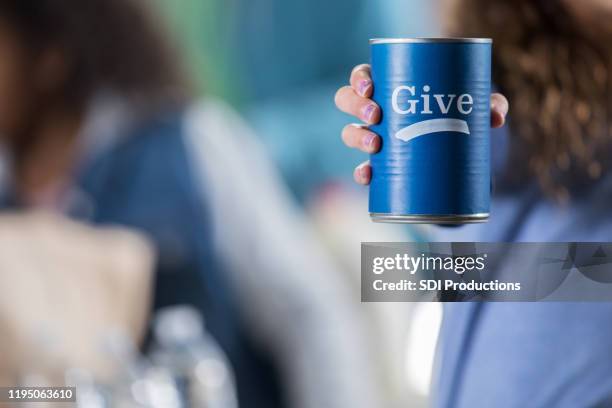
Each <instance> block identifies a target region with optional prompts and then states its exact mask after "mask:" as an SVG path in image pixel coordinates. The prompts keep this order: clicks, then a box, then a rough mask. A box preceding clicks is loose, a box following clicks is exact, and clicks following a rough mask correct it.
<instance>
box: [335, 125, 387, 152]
mask: <svg viewBox="0 0 612 408" xmlns="http://www.w3.org/2000/svg"><path fill="white" fill-rule="evenodd" d="M342 141H343V142H344V144H345V145H347V146H348V147H354V148H356V149H359V150H361V151H362V152H365V153H376V152H378V151H379V150H380V137H379V136H378V135H377V134H376V133H374V132H372V131H371V130H369V129H368V128H367V126H364V125H359V124H351V125H347V126H345V127H344V129H342Z"/></svg>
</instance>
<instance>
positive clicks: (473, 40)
mask: <svg viewBox="0 0 612 408" xmlns="http://www.w3.org/2000/svg"><path fill="white" fill-rule="evenodd" d="M415 43H477V44H491V43H493V40H492V39H491V38H462V37H428V38H427V37H415V38H372V39H370V44H372V45H374V44H415Z"/></svg>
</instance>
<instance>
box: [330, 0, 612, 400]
mask: <svg viewBox="0 0 612 408" xmlns="http://www.w3.org/2000/svg"><path fill="white" fill-rule="evenodd" d="M446 3H447V4H445V5H446V8H444V9H443V10H444V11H445V13H446V17H447V19H448V21H449V22H450V25H449V34H451V35H457V36H467V37H491V38H492V40H493V43H494V53H493V82H494V85H495V86H496V87H497V89H499V91H500V92H502V94H503V95H505V96H507V97H508V99H509V100H510V101H511V105H512V109H511V113H510V115H511V117H510V116H509V117H508V118H509V119H510V120H509V126H508V128H507V129H506V128H503V129H500V130H497V131H495V132H494V133H497V134H494V135H493V136H492V139H491V168H492V175H493V177H492V178H493V198H492V203H491V215H490V219H489V221H488V223H486V224H478V225H467V226H463V227H462V228H444V227H431V228H430V231H431V233H432V236H431V240H432V241H462V240H468V241H492V242H520V241H526V242H529V241H531V242H533V241H536V242H573V241H585V242H593V241H595V242H597V241H604V242H605V241H609V238H610V236H612V208H611V207H610V204H609V203H610V202H611V199H612V178H611V176H610V174H609V169H610V165H611V160H610V144H611V136H612V126H611V125H612V123H611V120H612V100H611V99H610V95H611V94H612V92H611V91H612V47H610V44H611V43H612V25H610V21H612V1H609V0H588V1H581V2H571V1H569V0H556V1H528V0H520V1H504V0H495V1H484V0H453V1H447V2H446ZM412 62H413V61H410V62H409V63H412ZM433 68H435V66H434V65H433V64H432V69H433ZM448 69H451V70H452V67H448ZM376 86H377V81H375V80H374V81H373V78H372V75H371V68H370V66H369V65H359V66H358V67H356V68H355V69H354V70H353V72H352V74H351V77H350V86H346V87H343V88H341V89H340V90H339V91H338V93H337V95H336V104H337V106H338V107H339V108H340V109H341V110H343V111H344V112H347V113H349V114H352V115H353V116H356V117H358V118H359V119H360V120H361V121H363V122H364V123H365V124H366V125H368V127H369V125H373V124H378V123H379V122H380V120H381V118H382V117H383V116H384V115H385V112H384V109H382V110H381V107H380V106H379V105H378V104H376V103H375V102H374V100H372V95H373V91H374V90H375V89H376ZM440 93H443V92H440ZM502 94H492V95H491V126H492V127H494V128H500V127H502V126H503V125H504V123H505V122H506V115H507V114H508V111H509V109H508V108H509V103H508V99H506V97H504V96H502ZM508 134H511V137H507V136H508ZM342 139H343V141H344V142H345V144H346V145H347V146H349V147H353V148H358V149H361V150H362V151H364V152H366V153H370V154H374V156H376V154H377V152H378V151H379V150H380V149H381V147H382V144H383V139H382V138H381V137H380V135H378V134H376V133H375V132H373V131H371V130H370V129H369V128H366V126H364V125H362V124H359V125H349V126H347V127H346V128H345V129H344V130H343V131H342ZM374 171H376V170H375V169H374ZM372 176H373V168H372V166H371V165H370V162H365V163H363V164H361V165H360V166H358V167H357V168H356V169H355V172H354V177H355V180H356V182H358V183H359V184H364V185H366V184H369V183H370V181H371V180H372ZM423 176H426V175H423ZM505 262H512V260H511V259H510V260H507V261H505ZM509 266H511V265H509ZM444 310H445V312H444V313H445V314H444V321H443V324H442V328H441V332H440V338H439V344H438V355H437V364H436V367H437V371H436V376H435V381H434V386H433V399H434V405H435V406H438V407H492V406H494V407H525V406H529V407H550V406H555V407H587V406H610V405H611V404H612V381H610V378H612V328H611V326H610V324H609V322H610V319H612V305H611V304H609V303H569V302H566V303H546V302H544V303H475V302H474V303H457V304H446V305H445V309H444Z"/></svg>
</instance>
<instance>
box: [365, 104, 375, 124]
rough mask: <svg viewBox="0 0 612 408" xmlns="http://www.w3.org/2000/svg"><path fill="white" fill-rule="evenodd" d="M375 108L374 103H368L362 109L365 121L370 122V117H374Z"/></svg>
mask: <svg viewBox="0 0 612 408" xmlns="http://www.w3.org/2000/svg"><path fill="white" fill-rule="evenodd" d="M375 110H376V105H372V104H370V105H368V106H366V107H365V109H364V110H363V117H364V119H365V120H366V122H368V123H371V122H372V119H373V118H374V111H375Z"/></svg>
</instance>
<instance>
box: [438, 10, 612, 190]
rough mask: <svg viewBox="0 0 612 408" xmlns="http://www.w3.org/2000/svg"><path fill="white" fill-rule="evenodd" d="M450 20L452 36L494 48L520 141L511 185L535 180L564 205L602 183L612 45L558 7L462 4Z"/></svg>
mask: <svg viewBox="0 0 612 408" xmlns="http://www.w3.org/2000/svg"><path fill="white" fill-rule="evenodd" d="M449 16H450V17H451V18H450V19H449V21H448V23H449V24H448V30H449V31H450V34H452V35H459V36H470V37H491V38H493V41H494V51H495V52H494V60H493V65H494V69H493V78H494V82H495V84H496V86H497V87H499V89H500V91H501V92H503V93H504V94H505V95H506V96H507V97H508V98H509V99H510V101H511V105H512V112H511V115H510V116H511V121H510V129H511V131H512V132H513V133H514V138H513V141H512V143H511V145H512V148H511V152H510V160H509V163H514V164H512V166H513V171H512V172H506V173H507V179H506V180H505V183H504V184H506V185H507V186H520V185H524V184H525V182H526V181H527V180H529V179H530V178H533V177H534V176H535V177H536V178H537V180H539V183H540V185H541V187H542V188H543V190H544V191H545V192H546V193H548V194H551V195H553V196H555V197H556V198H557V199H559V200H561V201H564V200H565V199H567V198H569V196H570V194H571V193H572V192H574V191H576V190H577V189H579V188H580V187H584V186H588V185H591V184H592V183H593V182H595V181H596V180H598V179H600V178H601V176H602V175H603V173H604V172H605V171H607V170H608V169H609V168H610V164H611V163H610V158H609V156H610V154H609V151H610V150H609V149H610V147H611V141H612V140H611V139H612V126H611V119H612V64H611V62H612V45H611V44H612V38H607V40H606V39H605V38H599V39H597V38H594V37H592V36H589V35H588V34H587V33H586V32H585V30H584V29H582V28H581V27H580V25H579V23H578V22H577V21H575V19H574V18H573V17H572V15H571V13H570V12H569V10H567V9H566V8H565V7H564V6H563V4H562V2H561V1H559V0H456V1H455V3H454V4H453V10H452V12H451V13H450V14H449ZM516 163H526V165H525V166H522V167H523V168H522V169H517V168H516V167H517V166H516ZM517 170H519V171H517Z"/></svg>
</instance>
